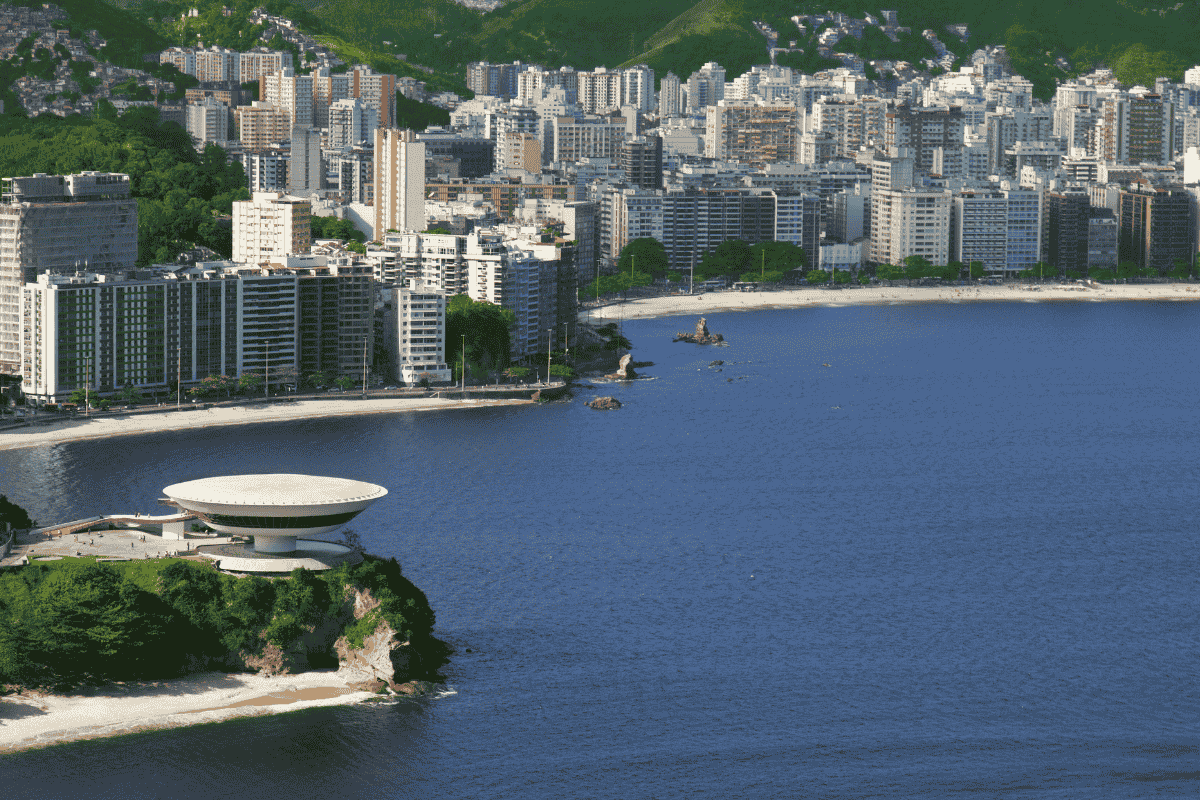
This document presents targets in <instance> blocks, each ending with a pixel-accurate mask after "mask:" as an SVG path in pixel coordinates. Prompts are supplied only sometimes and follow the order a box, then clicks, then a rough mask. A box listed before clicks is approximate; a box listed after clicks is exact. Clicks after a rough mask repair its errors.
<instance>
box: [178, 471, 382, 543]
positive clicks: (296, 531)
mask: <svg viewBox="0 0 1200 800" xmlns="http://www.w3.org/2000/svg"><path fill="white" fill-rule="evenodd" d="M163 494H165V495H166V496H167V498H168V499H169V500H170V502H171V504H172V505H175V506H178V507H179V508H180V509H183V510H185V511H190V512H192V513H194V514H195V515H196V516H197V517H198V518H199V519H201V520H203V521H204V523H205V524H207V525H208V526H209V527H210V528H212V529H213V530H216V531H220V532H221V533H228V534H231V535H234V536H253V537H254V550H255V551H256V552H259V553H293V552H295V551H296V539H297V538H300V537H303V536H314V535H317V534H321V533H329V532H330V531H334V530H337V529H338V528H340V527H341V526H343V525H345V524H346V523H347V522H349V521H350V520H352V519H354V517H356V516H357V515H358V514H359V512H361V511H362V510H363V509H365V508H366V507H367V506H369V505H371V503H374V502H375V501H376V500H378V499H379V498H381V497H383V496H385V495H386V494H387V489H384V488H383V487H382V486H376V485H375V484H373V483H364V482H363V481H353V480H348V479H346V478H327V477H322V476H319V475H289V474H272V475H223V476H220V477H215V478H201V479H200V480H195V481H187V482H185V483H176V484H174V485H173V486H168V487H167V488H165V489H163Z"/></svg>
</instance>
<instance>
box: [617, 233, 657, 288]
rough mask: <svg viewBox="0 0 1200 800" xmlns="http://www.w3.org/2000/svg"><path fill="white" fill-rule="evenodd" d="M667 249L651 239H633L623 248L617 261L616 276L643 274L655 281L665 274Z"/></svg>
mask: <svg viewBox="0 0 1200 800" xmlns="http://www.w3.org/2000/svg"><path fill="white" fill-rule="evenodd" d="M667 265H668V262H667V249H666V248H665V247H663V244H662V242H660V241H658V239H655V238H653V237H649V236H647V237H642V238H640V239H633V240H631V241H630V242H629V243H628V244H626V245H625V246H624V247H623V248H621V256H620V258H618V259H617V273H618V274H632V273H635V272H643V273H646V274H648V275H650V276H651V277H653V278H655V279H657V278H661V277H662V276H663V275H665V274H666V272H667Z"/></svg>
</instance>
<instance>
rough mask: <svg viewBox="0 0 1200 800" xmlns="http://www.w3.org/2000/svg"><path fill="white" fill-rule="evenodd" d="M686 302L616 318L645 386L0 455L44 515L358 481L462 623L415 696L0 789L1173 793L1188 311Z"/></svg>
mask: <svg viewBox="0 0 1200 800" xmlns="http://www.w3.org/2000/svg"><path fill="white" fill-rule="evenodd" d="M693 323H694V318H690V317H689V318H678V319H664V320H647V321H637V322H629V323H626V326H625V329H626V334H627V335H628V336H629V338H630V339H631V340H632V341H633V342H634V344H635V354H636V356H635V357H637V358H638V359H644V360H652V361H654V362H655V364H656V365H655V366H654V367H652V368H648V369H646V370H644V372H645V374H646V375H649V376H651V378H652V379H649V380H643V381H637V382H635V383H632V384H629V385H625V386H614V385H605V386H599V387H598V388H597V389H595V390H585V391H582V392H580V393H579V395H578V396H577V398H576V399H575V400H574V401H572V402H569V403H561V404H551V405H547V406H542V407H536V408H535V407H519V408H514V407H508V408H495V409H487V410H469V411H462V412H456V411H449V412H438V413H413V414H401V415H395V416H370V417H362V418H356V419H349V418H339V419H334V420H313V421H304V422H295V423H271V424H266V425H263V426H260V427H254V428H249V427H231V428H224V429H205V430H196V431H190V432H177V433H169V434H157V435H147V436H139V437H127V438H120V439H111V440H108V441H103V442H80V443H76V444H68V445H61V446H57V447H45V448H39V449H35V450H22V451H9V452H0V476H2V477H0V480H2V484H0V491H3V492H4V493H6V494H7V495H9V497H10V498H12V499H13V500H14V501H16V502H18V503H20V504H22V505H24V506H26V507H28V508H29V509H30V511H31V513H32V514H33V516H35V517H37V518H39V519H42V520H43V521H48V520H51V519H60V518H61V519H66V518H74V517H79V516H83V515H85V514H90V513H100V512H107V511H113V510H120V511H138V510H141V511H153V510H155V508H156V506H155V500H156V499H157V497H158V496H159V490H160V489H161V488H162V487H163V486H165V485H168V484H170V483H174V482H177V481H182V480H188V479H191V478H197V477H203V476H207V475H212V474H221V473H236V472H257V471H298V472H314V473H323V474H333V475H341V476H346V477H352V478H361V479H366V480H371V481H374V482H377V483H381V484H383V485H385V486H387V488H388V490H389V492H390V494H389V495H388V497H387V498H386V500H385V501H382V502H380V503H378V504H376V505H375V506H374V507H372V509H370V510H369V511H368V512H366V513H365V514H363V515H362V516H361V517H360V518H359V519H357V520H356V521H355V522H354V523H353V525H354V527H355V529H356V530H357V531H358V532H359V533H360V534H361V535H362V537H363V539H364V540H365V542H366V543H367V545H368V547H369V549H370V550H372V551H374V552H377V553H380V554H383V555H387V556H391V555H395V556H396V557H397V558H399V559H400V561H401V562H402V563H403V565H404V569H405V573H406V574H407V575H408V576H409V577H410V578H411V579H412V580H413V581H414V582H415V583H417V585H419V586H421V587H422V588H423V589H424V590H425V591H426V593H427V594H428V595H429V598H430V600H431V602H432V604H433V606H434V608H435V609H436V611H437V614H438V624H437V630H438V632H439V635H441V636H442V637H443V638H444V639H446V640H447V641H449V642H450V643H451V644H453V645H454V646H455V647H456V648H457V649H458V654H457V655H456V656H455V657H454V659H453V661H452V663H451V664H450V665H449V667H448V668H447V669H446V670H445V673H446V677H447V689H448V692H453V693H447V694H446V695H445V696H442V697H439V698H437V699H424V700H420V701H408V702H403V703H400V704H398V705H394V706H388V707H383V708H358V707H351V708H336V709H322V710H314V711H307V712H301V713H296V714H289V715H283V716H278V717H273V718H269V719H255V720H241V721H235V722H230V723H223V724H219V725H210V726H203V727H198V728H190V729H179V730H172V731H163V732H155V733H150V734H144V735H137V736H129V737H122V738H118V739H111V740H106V741H96V742H84V743H79V744H72V745H65V746H61V747H56V748H51V749H47V750H43V751H37V752H30V753H24V754H17V755H13V756H6V757H0V790H3V792H4V794H5V795H6V796H8V797H35V796H36V797H120V798H140V797H186V798H193V797H194V798H214V797H255V798H257V797H259V796H261V795H262V794H263V793H264V792H267V791H269V792H272V793H283V794H287V793H289V792H290V793H292V794H293V795H295V796H297V797H325V796H334V797H339V798H380V797H384V798H430V797H438V798H491V797H521V798H674V797H714V798H774V797H818V798H843V797H847V798H850V797H853V798H859V797H863V798H866V797H915V796H921V797H961V796H963V795H964V794H968V795H969V796H972V797H987V798H991V797H1005V798H1008V797H1038V798H1044V797H1051V798H1059V797H1061V798H1108V797H1112V798H1136V797H1162V796H1168V797H1194V796H1197V795H1200V751H1198V746H1200V735H1198V733H1197V731H1198V730H1200V713H1198V712H1200V702H1198V694H1200V689H1198V688H1197V687H1198V686H1200V658H1198V657H1200V634H1198V631H1200V625H1198V622H1200V619H1198V616H1200V591H1198V590H1200V578H1198V574H1200V573H1198V567H1200V552H1198V550H1200V548H1198V547H1197V543H1196V542H1197V525H1196V508H1197V487H1198V476H1197V465H1196V464H1197V453H1198V450H1197V443H1200V414H1197V413H1196V399H1197V397H1198V396H1200V369H1198V366H1200V364H1198V363H1197V362H1198V360H1200V356H1198V355H1197V352H1196V347H1195V345H1194V339H1195V334H1196V331H1197V329H1198V323H1200V305H1197V304H1191V303H1187V304H1184V303H1175V304H1171V303H1109V304H1087V303H1059V304H1052V303H1041V304H997V305H929V306H881V307H862V308H840V309H802V310H791V311H764V312H753V313H742V314H724V315H714V316H713V317H711V318H710V320H709V324H710V328H711V329H713V330H715V331H718V332H720V333H723V334H724V335H725V336H726V338H727V339H728V340H729V341H730V343H731V345H730V346H729V347H723V348H700V347H696V346H693V345H685V344H673V343H672V342H671V337H672V334H673V333H674V332H675V331H677V330H683V329H689V328H690V327H691V326H692V324H693ZM713 359H723V360H725V361H726V364H724V365H723V366H720V367H710V366H709V362H710V361H711V360H713ZM823 364H829V365H830V366H823ZM597 394H614V395H616V396H617V397H619V398H620V399H621V401H622V402H623V403H624V404H625V406H624V408H622V409H621V410H619V411H615V412H596V411H592V410H591V409H588V408H587V407H585V406H584V405H583V401H584V400H586V399H589V398H590V397H592V396H595V395H597ZM468 649H469V650H470V651H471V652H467V650H468Z"/></svg>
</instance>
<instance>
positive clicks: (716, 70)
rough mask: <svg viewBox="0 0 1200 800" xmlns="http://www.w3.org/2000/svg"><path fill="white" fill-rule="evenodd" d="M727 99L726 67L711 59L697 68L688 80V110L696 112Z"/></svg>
mask: <svg viewBox="0 0 1200 800" xmlns="http://www.w3.org/2000/svg"><path fill="white" fill-rule="evenodd" d="M724 99H725V68H724V67H722V66H721V65H720V64H718V63H717V62H715V61H710V62H708V63H707V64H705V65H704V66H703V67H701V68H700V69H698V70H696V71H695V72H693V73H692V74H691V76H690V77H689V78H688V82H687V110H688V113H689V114H694V113H696V112H697V111H700V110H702V109H704V108H706V107H708V106H715V105H716V104H717V102H718V101H720V100H724Z"/></svg>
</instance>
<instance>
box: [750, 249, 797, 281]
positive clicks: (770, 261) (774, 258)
mask: <svg viewBox="0 0 1200 800" xmlns="http://www.w3.org/2000/svg"><path fill="white" fill-rule="evenodd" d="M808 267H809V263H808V254H807V253H805V252H804V248H802V247H797V246H796V245H794V244H792V243H791V242H759V243H758V244H755V245H751V246H750V270H749V271H750V272H753V271H754V270H755V269H756V268H757V269H758V270H759V272H760V273H761V272H764V271H765V272H770V271H772V270H773V271H775V272H783V273H787V272H791V271H792V270H797V269H798V270H801V271H805V270H807V269H808Z"/></svg>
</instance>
